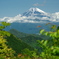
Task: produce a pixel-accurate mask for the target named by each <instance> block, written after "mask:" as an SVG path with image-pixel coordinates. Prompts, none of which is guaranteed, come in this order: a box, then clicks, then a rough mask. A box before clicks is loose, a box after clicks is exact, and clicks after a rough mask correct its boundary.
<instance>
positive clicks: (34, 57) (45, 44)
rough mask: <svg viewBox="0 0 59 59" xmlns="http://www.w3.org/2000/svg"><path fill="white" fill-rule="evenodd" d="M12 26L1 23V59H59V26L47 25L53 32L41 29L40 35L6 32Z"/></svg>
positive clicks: (14, 30)
mask: <svg viewBox="0 0 59 59" xmlns="http://www.w3.org/2000/svg"><path fill="white" fill-rule="evenodd" d="M10 25H11V24H10V23H7V22H0V59H59V26H58V25H54V24H51V23H47V24H46V26H48V25H50V26H51V27H50V29H51V30H50V31H46V30H45V29H41V30H40V31H39V34H40V35H36V34H26V33H22V32H19V31H17V30H16V29H10V30H9V31H5V30H4V29H5V28H6V27H8V26H10ZM38 27H39V26H38Z"/></svg>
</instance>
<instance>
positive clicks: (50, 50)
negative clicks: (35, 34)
mask: <svg viewBox="0 0 59 59" xmlns="http://www.w3.org/2000/svg"><path fill="white" fill-rule="evenodd" d="M51 30H52V31H45V30H44V29H42V30H41V31H40V34H41V35H46V36H48V37H49V40H48V39H47V40H40V41H39V40H38V42H39V46H40V47H41V48H42V52H41V54H40V57H42V59H59V57H58V56H59V26H56V25H52V26H51Z"/></svg>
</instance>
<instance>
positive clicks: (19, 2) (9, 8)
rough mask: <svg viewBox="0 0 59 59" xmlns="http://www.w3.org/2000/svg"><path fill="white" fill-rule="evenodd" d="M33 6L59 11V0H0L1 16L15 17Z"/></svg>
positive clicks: (52, 11) (44, 9) (47, 10)
mask: <svg viewBox="0 0 59 59" xmlns="http://www.w3.org/2000/svg"><path fill="white" fill-rule="evenodd" d="M31 7H38V8H39V9H41V10H43V11H45V12H48V13H54V12H59V0H0V18H2V17H14V16H16V15H18V14H22V13H24V12H25V11H27V10H28V9H29V8H31Z"/></svg>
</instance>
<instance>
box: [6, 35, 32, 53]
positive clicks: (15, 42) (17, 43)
mask: <svg viewBox="0 0 59 59" xmlns="http://www.w3.org/2000/svg"><path fill="white" fill-rule="evenodd" d="M6 39H7V42H8V43H7V45H8V46H9V47H11V48H12V49H13V50H14V51H15V52H16V53H21V52H22V50H23V49H25V48H28V49H30V50H33V48H32V47H31V46H29V45H28V44H26V43H24V42H23V41H22V40H21V39H18V38H16V37H15V36H14V35H12V34H11V35H10V36H8V37H7V38H6Z"/></svg>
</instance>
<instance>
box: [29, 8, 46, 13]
mask: <svg viewBox="0 0 59 59" xmlns="http://www.w3.org/2000/svg"><path fill="white" fill-rule="evenodd" d="M29 11H32V12H35V11H38V12H41V13H45V12H44V11H42V10H41V9H39V8H30V9H29Z"/></svg>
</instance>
